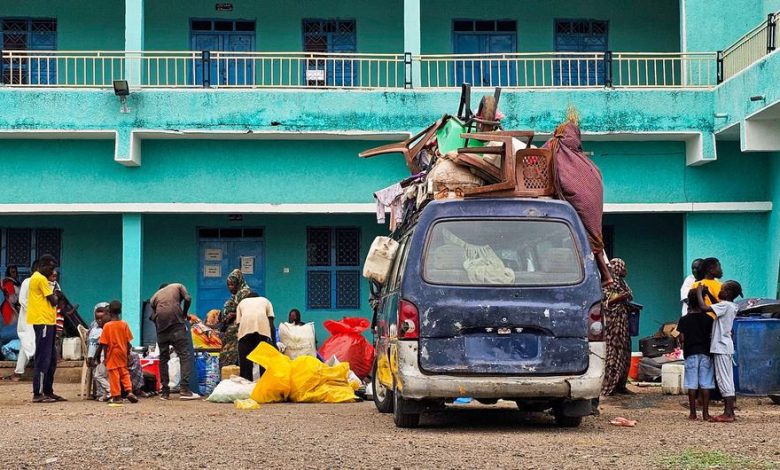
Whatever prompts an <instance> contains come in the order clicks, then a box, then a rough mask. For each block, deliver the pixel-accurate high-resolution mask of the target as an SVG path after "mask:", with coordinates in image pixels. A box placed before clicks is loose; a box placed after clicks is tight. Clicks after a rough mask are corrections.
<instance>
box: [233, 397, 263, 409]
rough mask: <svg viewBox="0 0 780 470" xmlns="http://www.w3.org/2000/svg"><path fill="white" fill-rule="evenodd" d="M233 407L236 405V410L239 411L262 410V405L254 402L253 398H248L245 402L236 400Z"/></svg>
mask: <svg viewBox="0 0 780 470" xmlns="http://www.w3.org/2000/svg"><path fill="white" fill-rule="evenodd" d="M233 405H235V407H236V409H239V410H256V409H258V408H260V403H258V402H256V401H254V400H252V399H251V398H247V399H245V400H236V401H234V402H233Z"/></svg>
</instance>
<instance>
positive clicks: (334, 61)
mask: <svg viewBox="0 0 780 470" xmlns="http://www.w3.org/2000/svg"><path fill="white" fill-rule="evenodd" d="M303 50H304V52H317V53H323V54H325V53H338V54H347V53H354V52H357V23H356V22H355V20H335V19H332V20H326V19H305V20H303ZM305 73H306V76H305V77H304V79H305V80H306V83H307V84H308V85H310V86H355V85H357V78H358V77H357V73H358V67H357V64H355V63H353V60H352V59H349V58H338V57H333V58H330V59H326V58H325V57H321V58H312V59H310V60H308V61H307V64H306V71H305Z"/></svg>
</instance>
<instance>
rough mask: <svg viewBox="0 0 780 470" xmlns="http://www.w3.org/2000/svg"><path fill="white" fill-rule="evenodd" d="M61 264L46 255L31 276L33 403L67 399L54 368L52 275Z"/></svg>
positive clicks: (30, 311)
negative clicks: (57, 383)
mask: <svg viewBox="0 0 780 470" xmlns="http://www.w3.org/2000/svg"><path fill="white" fill-rule="evenodd" d="M56 267H57V260H56V259H54V257H53V256H51V255H43V256H41V258H40V259H39V260H38V271H36V272H35V273H33V275H32V276H31V277H30V293H29V296H28V297H27V323H28V324H30V325H32V326H33V330H34V331H35V359H34V362H33V364H34V375H33V403H52V402H55V401H65V399H64V398H62V397H61V396H59V395H56V394H55V393H54V372H55V371H56V370H57V350H56V346H55V341H54V339H55V336H56V328H57V327H56V325H57V315H56V312H55V305H57V295H56V294H55V293H54V291H53V290H52V288H51V285H50V284H49V279H48V278H49V276H51V273H52V272H54V268H56Z"/></svg>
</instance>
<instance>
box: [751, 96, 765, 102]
mask: <svg viewBox="0 0 780 470" xmlns="http://www.w3.org/2000/svg"><path fill="white" fill-rule="evenodd" d="M750 101H766V96H764V95H756V96H751V97H750Z"/></svg>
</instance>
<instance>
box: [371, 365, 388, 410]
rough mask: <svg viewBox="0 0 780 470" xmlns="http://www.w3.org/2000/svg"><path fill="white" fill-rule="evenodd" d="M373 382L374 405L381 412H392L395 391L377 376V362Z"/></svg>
mask: <svg viewBox="0 0 780 470" xmlns="http://www.w3.org/2000/svg"><path fill="white" fill-rule="evenodd" d="M371 383H372V385H373V388H374V405H376V409H377V410H379V412H380V413H392V412H393V391H392V390H390V389H389V388H387V387H385V386H384V385H382V382H380V381H379V379H378V378H377V373H376V362H374V375H373V376H372V378H371Z"/></svg>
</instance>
